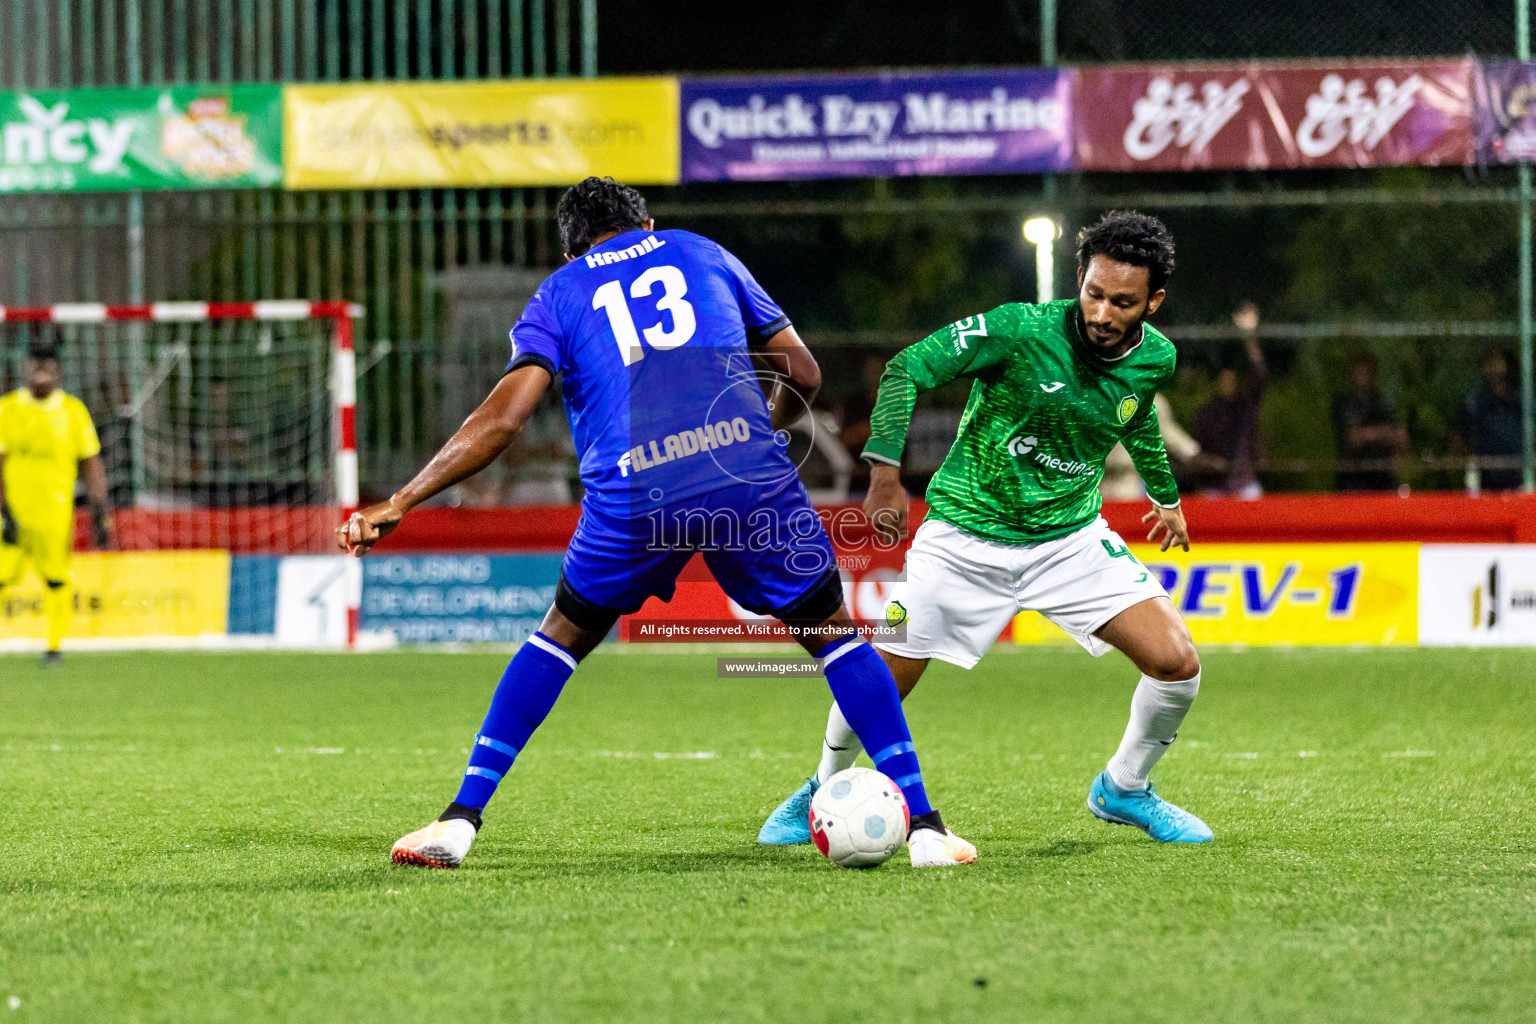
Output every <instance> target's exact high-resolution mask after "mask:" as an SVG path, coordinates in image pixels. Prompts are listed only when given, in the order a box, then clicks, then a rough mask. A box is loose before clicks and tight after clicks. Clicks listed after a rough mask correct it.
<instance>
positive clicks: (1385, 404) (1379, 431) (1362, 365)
mask: <svg viewBox="0 0 1536 1024" xmlns="http://www.w3.org/2000/svg"><path fill="white" fill-rule="evenodd" d="M1379 377H1380V366H1379V364H1378V363H1377V362H1376V357H1375V356H1373V355H1371V354H1370V353H1368V352H1366V353H1362V354H1360V355H1358V356H1356V357H1355V358H1354V360H1353V361H1351V362H1350V364H1349V385H1350V389H1349V393H1348V394H1346V395H1343V396H1341V397H1339V398H1338V399H1335V400H1334V403H1333V430H1334V437H1335V441H1336V444H1337V446H1338V453H1339V459H1340V460H1341V461H1344V462H1362V461H1372V462H1378V463H1381V464H1382V465H1380V466H1370V467H1362V466H1349V467H1345V468H1341V469H1340V470H1339V471H1338V475H1337V477H1336V479H1337V481H1338V482H1337V485H1336V486H1337V487H1338V489H1339V490H1341V491H1394V490H1396V489H1397V469H1396V468H1395V467H1394V466H1392V465H1391V459H1392V458H1393V457H1394V456H1397V455H1401V454H1402V453H1404V452H1406V451H1407V450H1408V428H1407V427H1405V426H1403V423H1402V420H1401V419H1400V418H1399V416H1398V414H1397V409H1396V407H1395V406H1393V404H1392V403H1391V402H1390V401H1388V399H1387V397H1386V396H1385V395H1383V394H1382V393H1381V384H1380V380H1379Z"/></svg>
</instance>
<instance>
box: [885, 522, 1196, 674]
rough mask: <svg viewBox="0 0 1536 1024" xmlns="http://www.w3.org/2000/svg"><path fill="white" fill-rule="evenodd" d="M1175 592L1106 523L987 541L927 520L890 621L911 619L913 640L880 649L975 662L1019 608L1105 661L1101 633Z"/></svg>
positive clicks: (890, 604)
mask: <svg viewBox="0 0 1536 1024" xmlns="http://www.w3.org/2000/svg"><path fill="white" fill-rule="evenodd" d="M1167 596H1168V595H1167V592H1165V591H1164V590H1163V588H1162V586H1161V584H1159V583H1158V580H1157V577H1156V576H1155V575H1154V574H1152V573H1151V572H1148V571H1147V568H1146V566H1144V565H1142V564H1141V563H1140V562H1138V561H1137V560H1136V558H1135V556H1133V555H1132V554H1131V553H1130V552H1129V551H1128V550H1127V549H1126V546H1125V542H1124V541H1123V540H1121V539H1120V535H1119V534H1118V533H1116V532H1115V531H1114V530H1111V529H1110V528H1109V524H1108V523H1106V522H1105V521H1104V520H1103V519H1099V520H1098V521H1096V522H1094V523H1092V524H1090V525H1088V526H1085V527H1083V528H1082V529H1081V530H1078V531H1077V532H1076V533H1071V534H1068V535H1067V536H1065V537H1058V538H1057V539H1055V540H1049V541H1045V542H1044V543H1041V544H1022V545H1014V544H999V543H997V542H996V541H990V540H982V539H981V538H980V537H976V536H973V535H971V534H969V533H966V532H965V531H964V530H961V529H960V528H958V527H956V526H952V525H951V524H949V523H946V522H943V521H941V520H938V519H928V520H927V521H925V522H924V523H923V525H922V526H920V527H919V528H918V531H917V535H916V536H915V537H913V538H912V547H911V549H910V550H909V551H908V552H907V568H906V577H905V579H903V580H902V581H900V582H898V583H896V584H895V585H894V588H893V589H892V592H891V596H890V599H889V600H888V601H887V602H886V605H885V618H886V622H887V623H889V624H891V625H897V624H905V626H906V639H905V640H902V641H899V642H889V641H885V640H877V641H875V646H876V647H878V648H880V649H881V650H883V651H889V652H890V653H892V654H895V655H898V656H900V657H903V658H938V659H939V660H940V661H947V662H949V663H950V664H952V665H959V666H960V667H961V668H971V667H973V666H974V665H975V664H976V663H977V662H978V661H980V660H981V656H982V655H983V654H985V653H986V652H987V649H988V648H989V647H991V646H992V644H993V642H994V641H995V640H997V638H998V636H999V635H1001V633H1002V632H1003V630H1004V629H1006V628H1007V627H1008V623H1009V622H1010V621H1012V619H1013V617H1014V616H1015V615H1016V614H1018V613H1019V612H1021V611H1036V612H1039V613H1040V614H1042V615H1044V616H1045V617H1046V618H1048V619H1050V620H1051V621H1052V622H1054V623H1056V625H1058V626H1060V627H1061V628H1062V629H1064V630H1065V631H1066V632H1067V635H1068V636H1070V637H1072V639H1074V640H1076V641H1077V642H1078V643H1080V644H1082V645H1083V647H1085V648H1086V649H1087V650H1088V653H1090V654H1092V655H1093V656H1094V657H1096V658H1097V657H1102V656H1103V655H1105V654H1107V653H1108V652H1109V650H1110V646H1109V644H1107V643H1105V642H1104V641H1103V640H1100V639H1099V638H1098V637H1096V636H1094V635H1093V634H1094V632H1095V631H1096V630H1098V629H1100V628H1102V627H1103V625H1104V624H1105V623H1106V622H1108V621H1109V620H1110V619H1112V618H1114V617H1115V616H1116V615H1119V614H1120V613H1121V612H1123V611H1125V610H1126V609H1127V608H1129V607H1131V606H1132V605H1135V604H1140V603H1141V602H1143V601H1146V600H1149V599H1150V598H1154V597H1167Z"/></svg>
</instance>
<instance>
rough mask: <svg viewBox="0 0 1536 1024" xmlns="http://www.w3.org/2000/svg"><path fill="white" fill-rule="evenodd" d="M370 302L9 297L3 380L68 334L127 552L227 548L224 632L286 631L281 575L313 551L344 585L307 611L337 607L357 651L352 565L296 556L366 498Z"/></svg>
mask: <svg viewBox="0 0 1536 1024" xmlns="http://www.w3.org/2000/svg"><path fill="white" fill-rule="evenodd" d="M362 313H363V309H362V307H361V306H360V305H357V304H353V303H349V302H343V301H332V302H311V301H304V300H268V301H257V302H154V303H147V304H142V305H112V304H105V303H94V302H73V303H60V304H57V305H52V306H37V307H24V306H0V378H3V384H4V389H5V390H6V391H10V390H13V389H15V388H17V387H22V386H25V381H24V380H23V379H22V373H23V371H22V367H23V365H24V362H25V357H26V352H27V350H28V348H29V347H30V345H32V344H36V343H39V342H42V343H52V344H56V345H57V347H58V349H59V352H60V362H61V369H62V376H63V379H62V387H63V389H64V390H65V391H66V392H68V393H70V394H73V395H75V396H76V397H78V398H80V399H81V400H82V401H83V402H84V403H85V404H86V407H87V409H89V411H90V413H91V416H92V419H93V421H94V422H95V424H96V428H97V432H98V434H99V436H100V438H101V442H102V455H103V461H104V463H105V465H106V467H107V475H108V485H109V488H110V492H111V504H112V505H113V506H114V509H115V515H114V521H115V526H116V535H117V536H116V544H115V545H114V546H115V547H116V548H117V549H119V550H121V551H124V552H193V551H205V552H219V553H227V555H228V564H229V565H230V569H229V575H230V580H231V582H230V588H229V594H228V629H229V631H230V632H232V633H242V632H244V631H247V630H251V629H254V630H257V631H260V630H263V629H269V630H275V633H274V641H273V642H278V640H277V638H276V634H278V633H281V632H282V630H281V629H277V628H276V626H275V625H273V623H274V621H275V617H280V616H281V614H282V611H281V610H280V609H277V607H276V605H277V599H278V591H279V587H278V584H277V577H278V575H279V573H280V571H286V570H288V569H291V568H292V567H291V566H288V565H286V564H283V563H287V562H289V561H300V562H307V563H309V568H308V569H306V571H307V572H309V573H310V575H311V576H313V575H316V574H317V573H320V574H321V576H323V577H324V578H325V579H329V580H330V581H331V584H333V585H334V586H333V587H332V589H331V590H329V591H327V592H326V594H325V595H324V597H325V600H319V599H317V598H315V596H314V594H318V593H320V592H319V591H318V590H316V591H314V593H313V594H311V595H310V596H309V599H308V600H309V606H306V607H305V608H304V609H303V611H302V614H313V615H320V616H332V617H333V618H331V619H330V620H329V621H330V623H331V625H330V627H329V628H327V629H323V630H322V634H323V635H325V636H328V637H330V638H332V642H334V641H335V640H339V639H341V636H342V635H343V632H344V637H345V643H346V644H347V645H348V646H349V647H350V646H353V645H355V642H356V638H357V631H358V624H359V615H360V599H361V589H362V588H361V574H360V573H359V572H358V571H357V567H356V566H355V564H352V561H351V560H340V561H338V560H334V559H327V560H324V562H325V564H324V565H322V564H321V562H322V560H321V559H318V558H314V557H309V558H307V559H306V558H300V559H294V556H334V555H335V554H337V552H336V551H335V548H334V546H333V541H332V535H333V530H334V529H335V527H336V525H337V524H338V523H339V522H341V521H342V520H343V519H344V518H345V517H346V516H348V515H350V514H351V513H352V512H353V511H355V510H356V508H357V506H358V501H359V498H358V488H359V485H358V457H357V361H356V357H355V354H354V350H353V331H352V327H353V321H354V319H355V318H357V317H360V316H361V315H362ZM14 499H15V496H13V500H14ZM82 519H83V517H82ZM80 532H84V531H83V529H82V530H81V531H80ZM82 539H83V538H82ZM80 546H81V545H78V544H77V549H78V548H79V547H80ZM322 569H323V573H321V570H322ZM325 573H329V574H330V575H329V576H324V574H325ZM306 578H307V577H306ZM337 581H340V582H337ZM306 585H308V584H306ZM315 586H318V584H315ZM327 601H328V602H329V604H330V605H333V606H336V607H333V608H331V609H330V610H329V611H327V609H326V607H325V604H326V602H327ZM342 607H344V609H345V626H344V631H343V628H342V625H341V620H340V616H341V613H342ZM78 612H79V603H78V600H77V616H76V618H77V619H78V618H79V617H80V616H79V614H78ZM252 622H254V623H255V626H251V625H250V623H252ZM258 639H259V638H258Z"/></svg>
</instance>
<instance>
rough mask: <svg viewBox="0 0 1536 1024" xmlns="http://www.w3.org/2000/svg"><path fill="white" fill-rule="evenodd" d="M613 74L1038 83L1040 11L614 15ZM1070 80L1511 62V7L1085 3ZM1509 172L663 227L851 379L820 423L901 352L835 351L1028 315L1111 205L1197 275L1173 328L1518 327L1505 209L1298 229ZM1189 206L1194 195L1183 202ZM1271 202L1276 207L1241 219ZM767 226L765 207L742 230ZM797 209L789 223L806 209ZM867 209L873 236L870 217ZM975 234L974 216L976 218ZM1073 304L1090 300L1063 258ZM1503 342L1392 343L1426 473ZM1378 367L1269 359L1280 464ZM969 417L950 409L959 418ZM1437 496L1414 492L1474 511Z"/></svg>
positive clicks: (1340, 349)
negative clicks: (767, 304) (1391, 194)
mask: <svg viewBox="0 0 1536 1024" xmlns="http://www.w3.org/2000/svg"><path fill="white" fill-rule="evenodd" d="M599 18H600V33H599V39H600V48H599V68H600V70H601V72H602V73H603V74H622V73H637V74H639V73H659V72H688V73H733V72H734V73H742V72H752V73H761V72H774V71H793V70H803V71H823V70H851V69H871V68H886V67H962V66H989V65H991V66H995V65H1008V64H1014V65H1032V64H1037V63H1039V52H1040V49H1039V48H1040V42H1039V38H1040V37H1039V26H1038V8H1037V6H1036V5H1035V4H1033V3H1019V2H988V3H951V4H921V3H912V2H896V3H877V2H868V0H865V2H853V3H844V4H825V3H811V2H805V0H785V2H781V3H775V4H734V5H732V4H706V3H698V2H687V0H662V2H656V0H647V2H638V0H606V2H603V3H601V4H600V7H599ZM1057 36H1058V48H1059V60H1060V61H1061V62H1062V63H1090V62H1109V61H1137V60H1212V59H1235V58H1252V57H1263V58H1293V57H1294V58H1308V57H1310V58H1323V57H1334V58H1338V57H1381V56H1393V57H1399V56H1431V55H1465V54H1467V53H1469V52H1472V53H1476V54H1479V55H1483V56H1490V55H1500V54H1511V53H1512V52H1513V46H1514V15H1513V4H1511V3H1508V2H1503V0H1499V2H1465V0H1446V2H1436V0H1407V2H1399V3H1392V4H1381V3H1377V4H1338V3H1332V2H1322V0H1302V2H1297V3H1286V4H1233V3H1229V2H1228V3H1223V2H1215V0H1186V2H1180V3H1166V2H1165V3H1153V2H1147V0H1090V2H1083V3H1070V4H1062V5H1061V10H1060V11H1059V13H1058V33H1057ZM1509 180H1512V177H1511V176H1510V175H1509V174H1508V173H1507V172H1506V171H1504V170H1501V169H1493V170H1486V169H1485V170H1479V169H1477V168H1448V169H1433V170H1430V169H1420V168H1397V169H1388V170H1378V171H1343V172H1287V173H1253V172H1223V173H1208V174H1170V175H1103V174H1101V175H1082V174H1068V175H1061V176H1060V177H1059V179H1058V181H1057V182H1056V188H1057V199H1056V201H1055V202H1047V200H1046V199H1045V197H1044V196H1043V194H1042V188H1043V182H1042V178H1041V176H1039V175H1018V176H996V177H974V178H927V179H886V180H876V181H868V180H856V181H829V182H804V183H772V184H730V185H693V186H682V187H675V188H652V189H649V190H647V192H648V196H649V198H650V199H651V201H652V204H653V206H655V207H656V211H657V213H658V216H659V218H660V219H661V220H662V221H664V222H665V223H668V224H674V225H677V226H683V227H688V228H692V229H694V230H698V231H700V232H702V233H705V234H707V235H710V236H711V237H714V238H716V239H718V240H719V241H721V242H722V243H724V244H725V245H727V246H729V247H731V248H732V249H734V250H736V251H737V252H738V253H739V254H740V255H741V256H742V257H743V259H745V260H746V262H747V263H748V265H749V266H751V267H752V268H753V269H754V272H755V273H756V274H757V275H758V276H759V278H760V279H761V280H762V281H763V282H764V284H765V285H766V286H767V287H768V288H769V289H770V291H771V292H772V293H773V294H774V295H775V296H776V297H778V298H779V299H780V301H781V302H782V303H783V304H784V305H785V307H786V308H787V309H788V310H790V312H791V315H792V316H793V317H794V318H795V319H796V321H797V323H798V324H800V325H801V326H802V328H803V329H804V331H805V333H806V334H807V336H808V337H810V338H811V340H812V343H813V344H815V343H816V342H817V340H818V339H820V340H821V341H822V345H821V346H819V348H820V351H822V352H823V356H822V358H823V362H824V363H826V364H828V365H829V366H830V367H831V369H832V371H833V372H831V373H829V374H828V379H829V381H830V382H831V383H829V386H828V388H827V397H826V398H825V400H824V401H825V403H826V404H829V405H835V404H836V403H837V402H838V401H839V400H840V397H841V395H840V393H839V392H840V389H841V390H843V391H852V390H856V389H857V388H858V387H859V386H860V374H859V367H860V365H861V363H862V361H863V358H864V355H865V354H866V353H868V352H879V351H882V349H881V348H864V347H852V348H830V347H829V346H828V343H829V342H832V343H836V342H843V343H846V342H850V341H857V340H859V339H858V338H850V337H849V335H848V333H847V332H882V333H880V334H878V335H866V336H865V337H866V338H876V339H878V340H881V341H882V342H883V343H884V350H888V347H889V346H890V345H895V344H903V343H906V342H909V341H912V340H916V339H917V338H919V337H921V336H922V335H923V334H925V333H927V332H928V331H929V330H931V329H933V328H935V327H937V326H939V325H942V324H944V323H947V322H949V321H951V320H953V319H956V318H958V317H960V316H965V315H969V314H970V313H973V312H975V311H977V310H983V309H987V308H990V307H991V306H994V305H997V304H999V303H1002V302H1006V301H1017V300H1020V299H1023V300H1032V299H1033V297H1034V289H1035V282H1034V268H1033V258H1032V254H1031V253H1030V251H1029V250H1028V247H1027V246H1026V245H1025V244H1024V243H1023V242H1022V240H1021V239H1020V237H1019V224H1020V222H1021V221H1022V219H1023V218H1024V217H1025V216H1028V215H1030V214H1033V213H1038V212H1042V211H1047V210H1048V211H1049V212H1051V213H1053V214H1054V215H1056V216H1057V217H1058V219H1060V220H1061V221H1062V222H1063V223H1064V225H1065V226H1066V230H1067V233H1068V234H1069V235H1070V233H1071V232H1073V231H1075V229H1076V227H1077V226H1080V225H1081V224H1083V223H1085V222H1087V221H1089V220H1092V219H1094V218H1096V217H1097V216H1098V215H1099V214H1100V213H1101V212H1103V210H1104V209H1106V208H1107V207H1108V206H1109V205H1111V204H1119V203H1120V202H1124V201H1127V200H1128V201H1131V202H1134V203H1135V204H1136V205H1137V206H1138V207H1140V208H1142V209H1144V210H1146V211H1147V212H1152V213H1156V214H1157V215H1159V216H1161V217H1162V218H1163V219H1164V220H1165V221H1166V222H1167V223H1168V224H1169V226H1170V228H1171V229H1172V230H1173V231H1174V233H1175V237H1176V238H1177V240H1178V244H1179V270H1178V273H1177V274H1176V276H1175V278H1174V280H1173V283H1172V286H1171V288H1170V294H1169V300H1168V302H1167V304H1166V306H1165V308H1164V311H1163V312H1162V313H1160V314H1159V316H1158V320H1159V321H1160V322H1161V323H1162V324H1163V325H1164V326H1167V327H1169V328H1170V329H1171V330H1176V328H1177V326H1178V325H1180V324H1205V325H1216V324H1224V323H1226V322H1228V318H1229V317H1230V315H1231V312H1232V310H1233V308H1234V307H1235V306H1236V304H1237V303H1238V302H1239V301H1241V300H1243V299H1245V298H1250V299H1253V300H1254V301H1256V302H1257V303H1258V304H1259V306H1260V308H1261V310H1262V311H1263V315H1264V318H1265V321H1266V322H1268V323H1310V324H1316V323H1331V322H1338V321H1394V322H1400V321H1448V320H1449V321H1489V320H1492V321H1506V322H1507V321H1511V320H1513V319H1514V303H1515V286H1516V281H1515V274H1514V270H1515V254H1516V235H1515V216H1514V210H1513V208H1512V207H1510V206H1507V205H1485V204H1484V205H1456V206H1452V205H1435V204H1422V203H1389V204H1381V203H1376V204H1339V205H1323V206H1318V205H1290V204H1285V203H1284V202H1283V199H1284V196H1285V195H1286V194H1288V193H1294V192H1296V191H1297V190H1311V189H1333V190H1364V189H1372V190H1383V189H1384V190H1417V189H1427V190H1431V191H1434V190H1444V189H1466V188H1468V187H1472V186H1483V185H1488V184H1508V183H1509ZM1170 193H1178V194H1179V195H1178V196H1177V197H1176V198H1175V199H1173V200H1170V199H1168V195H1169V194H1170ZM1256 193H1262V194H1265V195H1268V196H1271V197H1274V198H1278V199H1280V200H1282V202H1280V203H1274V204H1257V205H1253V204H1245V205H1231V204H1227V203H1225V202H1224V200H1225V199H1226V198H1228V197H1231V196H1233V195H1247V196H1251V195H1254V194H1256ZM743 204H749V205H745V206H744V205H743ZM791 204H793V205H791ZM861 204H869V205H872V206H874V207H876V208H878V212H862V211H858V210H856V209H854V207H857V206H859V205H861ZM978 206H979V207H980V209H977V207H978ZM1057 259H1058V294H1059V293H1060V290H1061V289H1062V288H1063V287H1065V286H1066V284H1067V282H1068V278H1069V275H1070V266H1063V265H1062V264H1063V263H1064V262H1069V261H1070V255H1069V245H1068V243H1067V242H1065V241H1064V242H1063V243H1061V244H1060V245H1059V248H1058V256H1057ZM1486 344H1487V343H1486V342H1478V341H1471V340H1466V339H1449V340H1447V339H1443V338H1434V339H1429V338H1426V339H1414V338H1408V339H1386V340H1382V341H1378V342H1372V343H1370V345H1369V346H1368V347H1370V348H1372V349H1373V350H1375V351H1377V352H1378V354H1379V355H1380V356H1381V359H1382V362H1383V377H1384V382H1385V385H1386V388H1387V389H1388V392H1389V394H1391V395H1392V396H1393V398H1394V399H1395V400H1396V401H1397V402H1398V404H1399V406H1400V407H1402V408H1403V410H1404V412H1405V415H1406V417H1407V419H1408V424H1409V428H1410V431H1411V433H1412V435H1413V440H1414V445H1415V449H1416V450H1419V451H1425V452H1430V453H1434V452H1439V451H1443V450H1444V449H1445V445H1446V443H1447V440H1448V435H1449V433H1450V431H1451V428H1452V425H1453V419H1454V416H1455V414H1456V408H1457V407H1458V405H1459V403H1460V401H1461V398H1462V396H1463V395H1464V394H1465V392H1466V389H1467V388H1468V387H1469V386H1470V384H1471V382H1472V380H1473V379H1474V376H1475V372H1476V370H1475V366H1476V361H1477V358H1478V354H1479V352H1480V351H1481V350H1482V348H1483V347H1484V346H1485V345H1486ZM1362 347H1367V346H1366V345H1365V344H1364V343H1361V342H1359V341H1355V340H1348V339H1333V338H1313V339H1310V340H1299V341H1272V342H1268V343H1266V351H1267V353H1268V355H1269V358H1270V362H1271V366H1272V369H1273V370H1275V371H1276V378H1275V381H1274V385H1273V387H1272V388H1271V391H1270V393H1269V395H1268V397H1267V399H1266V403H1265V412H1264V423H1265V431H1266V434H1267V436H1268V440H1269V448H1270V454H1271V457H1272V458H1275V459H1277V460H1278V459H1284V458H1297V459H1303V460H1311V461H1322V460H1326V459H1328V458H1329V457H1330V455H1331V454H1332V438H1331V430H1330V427H1329V421H1328V403H1329V400H1330V397H1331V395H1332V394H1333V393H1334V392H1335V391H1336V390H1337V389H1338V388H1340V387H1342V384H1341V380H1342V377H1343V374H1344V365H1345V363H1346V362H1347V361H1348V359H1349V358H1350V357H1351V356H1353V355H1354V354H1355V353H1356V352H1358V351H1359V350H1360V349H1361V348H1362ZM1180 350H1181V366H1182V370H1181V375H1180V378H1179V381H1178V386H1177V387H1176V389H1175V391H1174V392H1173V394H1172V395H1171V397H1172V398H1173V400H1174V404H1175V407H1176V408H1177V409H1178V410H1179V411H1180V412H1181V413H1182V414H1183V415H1184V416H1185V418H1186V422H1187V418H1188V416H1189V415H1191V414H1192V412H1193V409H1194V408H1195V407H1196V406H1197V405H1198V404H1199V403H1200V402H1201V401H1202V400H1203V399H1204V397H1205V395H1206V394H1207V393H1208V387H1209V376H1210V371H1212V370H1213V369H1214V368H1216V367H1218V366H1220V365H1222V364H1223V363H1225V362H1229V361H1232V360H1233V359H1234V358H1235V357H1236V356H1237V348H1236V345H1235V339H1231V340H1226V341H1222V340H1213V341H1201V342H1188V341H1186V342H1182V343H1181V344H1180ZM962 395H963V392H960V391H957V392H956V393H955V394H949V395H940V396H939V401H940V402H945V401H949V402H954V401H959V400H960V399H961V397H962ZM1329 480H1330V475H1329V474H1327V473H1325V472H1299V473H1290V474H1286V475H1280V474H1272V475H1271V479H1269V480H1267V481H1266V483H1267V484H1268V485H1269V486H1271V487H1272V488H1280V489H1291V488H1296V487H1303V486H1306V487H1326V486H1328V483H1329ZM1458 482H1459V480H1453V479H1451V475H1450V474H1446V473H1441V474H1439V475H1436V474H1433V473H1426V474H1422V475H1420V476H1419V477H1416V478H1415V479H1414V484H1415V486H1436V487H1439V486H1456V485H1457V483H1458Z"/></svg>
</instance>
